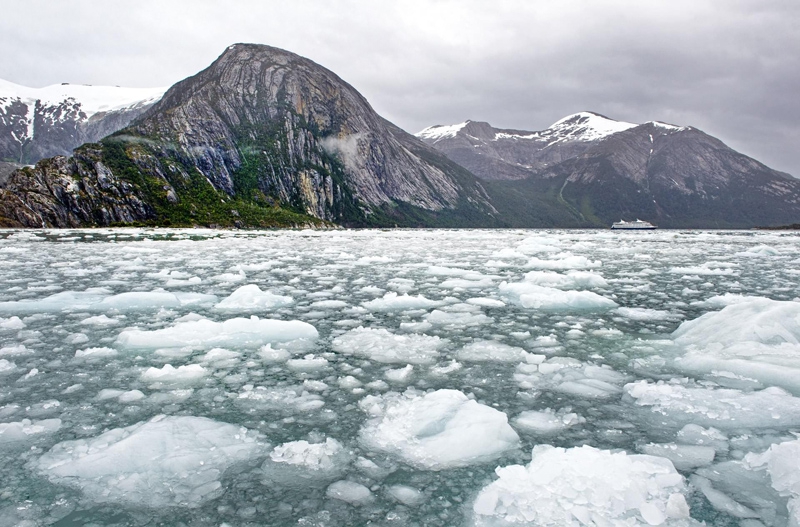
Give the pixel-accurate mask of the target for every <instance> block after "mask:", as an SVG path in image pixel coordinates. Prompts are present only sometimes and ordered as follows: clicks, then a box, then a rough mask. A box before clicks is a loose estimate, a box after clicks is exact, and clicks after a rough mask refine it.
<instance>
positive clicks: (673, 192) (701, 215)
mask: <svg viewBox="0 0 800 527" xmlns="http://www.w3.org/2000/svg"><path fill="white" fill-rule="evenodd" d="M417 136H418V137H419V138H420V139H422V140H423V141H425V142H426V143H428V144H429V145H431V146H433V147H434V148H437V149H439V150H440V151H441V152H442V153H444V154H445V155H447V156H448V157H449V158H450V159H452V160H453V161H455V162H457V163H459V164H461V165H462V166H464V167H465V168H467V169H468V170H470V171H472V172H473V173H474V174H476V175H477V176H478V177H480V178H481V179H483V180H484V181H485V182H484V186H485V188H486V189H487V191H488V192H489V194H490V195H491V196H492V200H493V203H494V204H495V206H496V207H497V209H498V211H499V218H501V219H502V220H503V221H504V222H506V223H507V224H509V225H512V226H517V227H530V226H576V227H577V226H598V227H607V226H608V225H610V224H611V223H612V222H613V221H618V220H620V219H629V220H630V219H634V218H641V219H643V220H648V221H650V222H652V223H655V224H658V225H660V226H662V227H722V228H749V227H754V226H768V225H785V224H789V223H793V222H797V220H798V218H800V180H797V179H795V178H793V177H791V176H790V175H788V174H785V173H783V172H778V171H776V170H772V169H770V168H769V167H767V166H765V165H763V164H762V163H759V162H758V161H756V160H754V159H752V158H750V157H747V156H745V155H743V154H740V153H739V152H736V151H735V150H733V149H731V148H729V147H728V146H726V145H725V144H724V143H722V142H721V141H720V140H718V139H716V138H714V137H711V136H709V135H708V134H705V133H703V132H702V131H700V130H698V129H696V128H693V127H688V126H685V127H681V126H674V125H670V124H666V123H660V122H648V123H644V124H641V125H636V124H632V123H624V122H619V121H614V120H612V119H609V118H607V117H604V116H602V115H599V114H594V113H591V112H582V113H578V114H575V115H571V116H568V117H565V118H564V119H561V120H560V121H558V122H556V123H555V124H553V125H552V126H550V127H549V128H547V129H545V130H542V131H538V132H526V131H521V130H503V129H496V128H493V127H491V126H490V125H489V124H488V123H481V122H472V121H467V122H465V123H462V124H459V125H451V126H433V127H430V128H426V129H425V130H423V131H421V132H419V133H418V134H417Z"/></svg>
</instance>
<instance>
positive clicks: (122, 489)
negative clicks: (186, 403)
mask: <svg viewBox="0 0 800 527" xmlns="http://www.w3.org/2000/svg"><path fill="white" fill-rule="evenodd" d="M267 448H268V445H267V444H266V443H265V442H264V441H263V438H262V437H261V435H260V434H258V433H256V432H253V431H249V430H247V429H246V428H243V427H241V426H236V425H232V424H228V423H223V422H219V421H213V420H211V419H207V418H205V417H189V416H180V417H177V416H176V417H165V416H163V415H160V416H157V417H154V418H153V419H150V420H149V421H145V422H141V423H137V424H135V425H131V426H128V427H124V428H114V429H112V430H109V431H107V432H104V433H103V434H101V435H99V436H97V437H94V438H90V439H76V440H71V441H64V442H61V443H58V444H57V445H55V446H54V447H53V448H52V449H50V451H49V452H47V453H45V454H44V455H42V456H41V457H40V458H39V459H38V460H36V461H35V462H34V467H35V469H36V470H37V471H38V472H39V473H40V474H41V475H43V476H45V477H47V478H48V479H49V480H50V481H51V482H53V483H56V484H60V485H67V486H71V487H75V488H78V489H80V490H81V491H82V492H83V493H84V494H85V495H86V497H87V498H89V499H90V500H92V501H95V502H100V503H105V502H112V503H114V502H116V503H126V504H131V505H134V506H138V507H150V508H159V507H171V506H184V507H198V506H200V505H201V504H202V503H204V502H206V501H208V500H209V499H213V498H216V497H218V496H220V495H222V493H223V492H224V491H225V489H224V488H223V487H222V483H221V482H220V480H221V478H222V476H223V474H224V473H225V471H226V470H227V469H228V468H230V467H231V466H233V465H234V464H237V463H246V462H252V460H253V459H254V458H258V457H259V456H263V455H265V454H266V451H267ZM132 454H135V455H132Z"/></svg>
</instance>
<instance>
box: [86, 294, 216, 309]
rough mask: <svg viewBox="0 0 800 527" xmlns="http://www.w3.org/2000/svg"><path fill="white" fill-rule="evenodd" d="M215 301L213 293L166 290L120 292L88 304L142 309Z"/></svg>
mask: <svg viewBox="0 0 800 527" xmlns="http://www.w3.org/2000/svg"><path fill="white" fill-rule="evenodd" d="M216 301H217V297H216V296H214V295H204V294H201V293H170V292H166V291H152V292H149V293H148V292H131V293H120V294H118V295H113V296H109V297H106V298H104V299H103V300H101V301H100V302H99V303H97V304H93V305H90V306H88V309H89V310H92V311H107V310H109V309H116V310H118V311H142V310H155V309H161V308H175V307H183V306H192V305H206V304H211V303H213V302H216Z"/></svg>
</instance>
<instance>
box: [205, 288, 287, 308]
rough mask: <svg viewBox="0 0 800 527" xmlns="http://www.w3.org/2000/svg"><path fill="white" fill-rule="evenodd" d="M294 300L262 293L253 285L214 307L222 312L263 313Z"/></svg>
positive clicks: (239, 290) (238, 290)
mask: <svg viewBox="0 0 800 527" xmlns="http://www.w3.org/2000/svg"><path fill="white" fill-rule="evenodd" d="M293 302H294V300H293V299H292V297H290V296H282V295H276V294H274V293H271V292H269V291H262V290H261V289H260V288H259V287H258V286H257V285H255V284H248V285H243V286H242V287H240V288H239V289H237V290H236V291H234V292H233V293H231V294H230V296H228V297H227V298H225V299H223V300H222V301H221V302H220V303H219V304H217V305H216V306H214V308H215V309H219V310H222V311H263V310H270V309H277V308H280V307H284V306H288V305H289V304H291V303H293Z"/></svg>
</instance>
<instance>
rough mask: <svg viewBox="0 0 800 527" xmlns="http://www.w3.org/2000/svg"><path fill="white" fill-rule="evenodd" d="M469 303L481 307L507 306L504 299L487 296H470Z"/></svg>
mask: <svg viewBox="0 0 800 527" xmlns="http://www.w3.org/2000/svg"><path fill="white" fill-rule="evenodd" d="M467 304H472V305H474V306H480V307H505V306H506V303H505V302H503V301H502V300H497V299H496V298H487V297H476V298H468V299H467Z"/></svg>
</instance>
